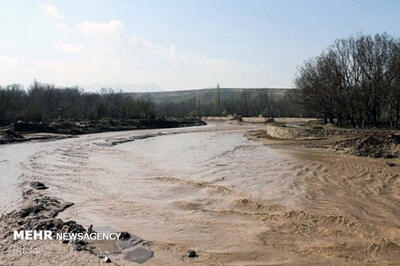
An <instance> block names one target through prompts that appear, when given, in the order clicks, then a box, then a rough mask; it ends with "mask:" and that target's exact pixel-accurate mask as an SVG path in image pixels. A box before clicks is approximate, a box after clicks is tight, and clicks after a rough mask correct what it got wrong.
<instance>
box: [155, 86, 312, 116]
mask: <svg viewBox="0 0 400 266" xmlns="http://www.w3.org/2000/svg"><path fill="white" fill-rule="evenodd" d="M295 94H296V91H295V90H292V91H291V90H288V91H287V92H286V93H285V94H284V95H279V96H277V95H275V94H273V93H270V92H268V91H263V90H260V91H259V92H257V93H255V92H250V91H248V90H243V91H242V92H241V93H238V94H235V95H230V96H229V97H227V96H225V97H222V96H221V95H220V93H219V89H218V88H217V89H216V90H215V97H214V101H213V102H208V103H203V102H201V99H200V97H192V98H189V99H187V100H182V101H180V102H178V103H176V102H162V103H160V104H159V105H157V106H156V110H157V113H158V114H160V115H163V116H173V117H181V116H198V117H201V116H226V115H233V114H237V115H241V116H264V117H289V116H309V115H310V114H309V112H307V111H304V110H303V109H302V108H301V106H299V105H297V104H295V103H294V100H293V98H294V96H295Z"/></svg>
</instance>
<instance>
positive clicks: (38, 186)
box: [31, 181, 48, 190]
mask: <svg viewBox="0 0 400 266" xmlns="http://www.w3.org/2000/svg"><path fill="white" fill-rule="evenodd" d="M31 187H32V188H34V189H39V190H43V189H48V187H46V186H45V185H44V184H43V183H41V182H37V181H35V182H31Z"/></svg>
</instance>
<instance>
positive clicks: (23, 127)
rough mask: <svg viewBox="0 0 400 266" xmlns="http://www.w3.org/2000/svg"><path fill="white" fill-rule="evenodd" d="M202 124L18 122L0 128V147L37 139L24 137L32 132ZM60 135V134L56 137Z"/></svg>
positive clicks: (174, 121) (196, 123)
mask: <svg viewBox="0 0 400 266" xmlns="http://www.w3.org/2000/svg"><path fill="white" fill-rule="evenodd" d="M205 124H206V123H205V122H204V121H202V120H200V119H198V118H181V119H173V118H170V119H161V118H156V119H100V120H88V121H79V122H77V121H70V120H57V121H53V122H50V123H45V122H24V121H18V122H15V123H13V124H11V125H9V126H8V127H6V128H3V129H1V128H0V144H5V143H13V142H19V141H28V140H31V139H34V138H36V139H38V137H34V138H32V136H30V137H26V135H27V134H31V135H32V133H48V135H51V134H53V136H41V137H40V138H41V139H43V138H44V139H46V138H57V137H55V136H54V135H57V134H62V135H64V136H71V135H82V134H91V133H100V132H108V131H123V130H136V129H155V128H176V127H189V126H201V125H205ZM60 136H61V135H60Z"/></svg>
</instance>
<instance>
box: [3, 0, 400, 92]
mask: <svg viewBox="0 0 400 266" xmlns="http://www.w3.org/2000/svg"><path fill="white" fill-rule="evenodd" d="M399 14H400V1H397V0H393V1H389V0H375V1H374V0H353V1H351V0H337V1H335V0H330V1H328V0H326V1H323V0H318V1H317V0H304V1H301V0H292V1H283V0H275V1H272V0H271V1H268V0H261V1H255V0H254V1H253V0H242V1H234V0H229V1H228V0H227V1H222V0H210V1H206V0H198V1H190V0H181V1H172V0H159V1H150V0H146V1H145V0H142V1H134V0H113V1H111V0H73V1H71V0H60V1H40V0H25V1H15V0H1V1H0V84H2V85H4V84H9V83H22V84H29V83H31V82H32V81H33V79H37V80H39V81H41V82H49V83H55V84H57V85H80V86H83V87H91V86H92V87H93V84H95V86H97V85H99V86H100V85H107V84H115V83H120V84H132V85H137V86H144V87H146V86H150V85H156V86H159V87H161V88H163V89H166V90H176V89H189V88H204V87H212V86H215V85H216V84H217V83H220V84H221V86H222V87H291V86H292V85H293V78H294V76H295V73H296V68H297V66H298V65H300V64H301V63H302V62H303V60H304V59H306V58H308V57H311V56H315V55H317V54H319V53H320V52H321V50H322V49H324V48H325V47H326V46H327V45H329V44H330V43H331V42H332V41H333V40H335V39H337V38H341V37H347V36H349V35H350V34H354V33H359V32H364V33H378V32H384V31H386V32H388V33H390V34H392V35H394V36H397V37H399V36H400V15H399ZM141 84H145V85H141Z"/></svg>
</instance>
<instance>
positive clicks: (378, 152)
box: [334, 133, 400, 158]
mask: <svg viewBox="0 0 400 266" xmlns="http://www.w3.org/2000/svg"><path fill="white" fill-rule="evenodd" d="M334 148H335V149H336V150H342V151H346V152H349V153H351V154H354V155H357V156H366V157H374V158H397V157H399V154H400V134H379V133H376V134H369V135H364V136H360V137H357V138H352V139H346V140H342V141H339V142H336V143H335V144H334Z"/></svg>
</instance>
